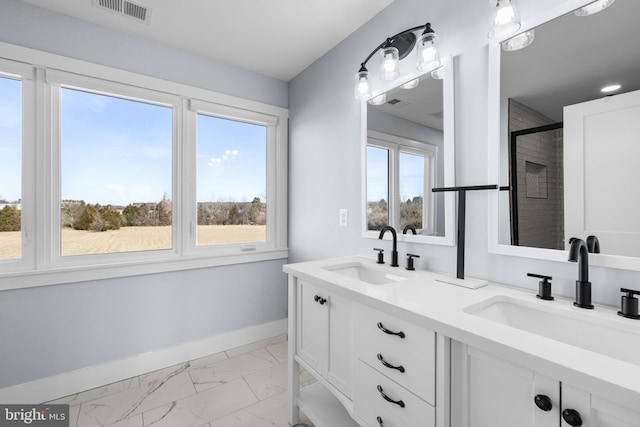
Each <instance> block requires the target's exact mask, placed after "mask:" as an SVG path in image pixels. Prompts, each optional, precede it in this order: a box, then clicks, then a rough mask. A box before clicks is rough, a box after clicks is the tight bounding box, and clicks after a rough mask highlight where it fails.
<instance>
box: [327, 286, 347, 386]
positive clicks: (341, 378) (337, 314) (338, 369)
mask: <svg viewBox="0 0 640 427" xmlns="http://www.w3.org/2000/svg"><path fill="white" fill-rule="evenodd" d="M325 305H327V310H328V312H329V322H328V327H329V330H328V341H329V349H328V355H327V365H326V375H327V380H329V382H330V383H331V384H333V385H334V386H335V387H336V388H337V389H338V390H340V391H341V392H342V393H344V394H345V395H347V396H348V397H351V388H352V377H353V349H352V342H353V340H352V334H351V332H352V331H351V330H352V324H353V321H352V310H351V301H350V300H349V299H347V298H344V297H342V296H340V295H336V294H328V296H327V304H325Z"/></svg>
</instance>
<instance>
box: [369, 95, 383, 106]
mask: <svg viewBox="0 0 640 427" xmlns="http://www.w3.org/2000/svg"><path fill="white" fill-rule="evenodd" d="M386 102H387V94H386V93H383V94H382V95H378V96H376V97H375V98H371V100H370V101H369V104H371V105H382V104H385V103H386Z"/></svg>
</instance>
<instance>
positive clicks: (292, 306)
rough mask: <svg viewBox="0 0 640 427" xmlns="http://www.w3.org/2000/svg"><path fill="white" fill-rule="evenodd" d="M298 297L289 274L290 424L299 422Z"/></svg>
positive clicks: (288, 400) (288, 409) (288, 367)
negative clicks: (296, 355) (296, 356)
mask: <svg viewBox="0 0 640 427" xmlns="http://www.w3.org/2000/svg"><path fill="white" fill-rule="evenodd" d="M297 298H298V294H297V286H296V278H295V277H293V276H291V275H289V297H288V300H289V314H288V316H289V319H288V333H287V339H288V360H289V364H288V366H287V418H288V420H289V424H290V425H292V426H293V425H296V424H298V422H300V410H299V409H298V391H299V390H300V365H299V364H298V362H296V360H295V354H296V338H297V336H298V334H297V329H296V324H297V318H296V300H297Z"/></svg>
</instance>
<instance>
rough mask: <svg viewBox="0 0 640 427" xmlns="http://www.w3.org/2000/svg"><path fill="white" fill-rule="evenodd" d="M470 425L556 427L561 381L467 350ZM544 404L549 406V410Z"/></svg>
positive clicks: (484, 426) (468, 419) (468, 417)
mask: <svg viewBox="0 0 640 427" xmlns="http://www.w3.org/2000/svg"><path fill="white" fill-rule="evenodd" d="M466 369H467V382H468V399H469V402H468V403H469V406H468V416H467V417H466V418H467V425H468V426H469V427H487V426H491V427H502V426H504V427H513V426H518V427H552V426H553V427H555V426H557V425H558V417H559V409H560V405H559V403H560V385H559V382H558V381H554V380H552V379H550V378H547V377H544V376H542V375H539V374H536V373H534V372H533V371H532V370H529V369H526V368H523V367H521V366H518V365H515V364H512V363H510V362H507V361H505V360H502V359H499V358H497V357H494V356H492V355H489V354H487V353H484V352H482V351H479V350H476V349H473V348H469V349H468V353H467V367H466ZM536 396H538V399H537V400H538V402H539V404H540V405H541V406H543V407H544V406H545V403H548V404H549V405H550V407H549V408H546V409H547V410H543V409H540V408H539V407H538V405H537V403H536Z"/></svg>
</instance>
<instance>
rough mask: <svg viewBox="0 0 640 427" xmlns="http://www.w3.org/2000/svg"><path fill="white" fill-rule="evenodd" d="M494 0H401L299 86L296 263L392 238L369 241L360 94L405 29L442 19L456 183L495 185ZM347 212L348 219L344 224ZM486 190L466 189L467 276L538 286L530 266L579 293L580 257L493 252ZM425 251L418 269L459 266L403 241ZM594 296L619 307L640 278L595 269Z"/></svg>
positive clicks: (539, 6) (293, 137)
mask: <svg viewBox="0 0 640 427" xmlns="http://www.w3.org/2000/svg"><path fill="white" fill-rule="evenodd" d="M556 3H557V2H556V1H555V0H522V1H520V2H519V4H520V5H521V16H522V19H523V20H526V19H527V18H530V17H532V16H535V15H537V14H539V13H541V12H542V11H544V10H546V9H548V8H551V7H553V6H554V5H556ZM489 9H490V8H489V4H488V2H487V1H486V0H448V1H441V0H395V1H394V2H393V3H392V4H391V5H390V6H388V7H387V8H386V9H385V10H384V11H383V12H382V13H380V14H378V15H377V16H376V17H374V18H373V19H372V20H371V21H369V22H368V23H367V24H365V25H364V26H363V27H361V28H360V29H359V30H358V31H356V32H355V33H353V34H352V35H351V36H350V37H349V38H347V39H346V40H345V41H344V42H342V43H341V44H340V45H339V46H337V47H336V48H335V49H333V50H332V51H331V52H329V53H328V54H327V55H325V56H324V57H323V58H321V59H320V60H319V61H317V62H316V63H315V64H314V65H313V66H311V67H309V68H308V69H307V70H305V71H304V72H303V73H301V74H300V75H298V76H297V77H296V78H294V79H293V80H292V81H291V82H290V86H289V108H290V155H289V161H290V184H289V185H290V193H289V205H290V206H289V239H290V261H292V262H294V261H305V260H311V259H319V258H327V257H335V256H347V255H353V254H364V255H367V256H374V252H373V248H374V247H378V246H379V245H383V247H386V248H390V243H389V242H385V243H381V242H379V241H377V240H370V239H364V238H363V237H362V235H361V226H362V224H361V214H360V200H361V198H360V168H361V163H360V145H359V144H360V141H359V138H360V133H359V132H360V131H359V123H360V110H359V105H358V103H357V102H356V101H355V100H354V98H353V82H354V75H355V73H356V72H357V71H358V68H359V65H360V62H362V60H363V59H364V58H365V57H366V56H367V54H368V53H369V52H370V51H371V49H373V48H374V47H375V46H376V45H377V44H379V43H380V42H381V41H383V40H384V39H385V38H386V37H389V36H390V35H393V34H395V33H397V32H399V31H401V30H403V29H405V28H409V27H412V26H416V25H422V24H424V23H425V21H427V20H428V21H429V22H431V23H432V24H433V27H434V29H435V30H436V31H437V32H438V33H439V34H440V37H441V48H442V51H443V54H445V55H454V56H456V59H455V65H456V78H455V93H456V95H455V101H456V117H455V120H456V121H455V123H456V134H455V135H456V184H457V185H477V184H486V183H487V167H488V163H487V150H488V149H487V146H488V141H487V119H488V116H487V85H486V82H487V69H488V54H487V52H488V50H487V45H488V39H487V36H486V34H487V31H488V22H489ZM340 208H348V210H349V225H348V227H347V228H342V227H339V226H338V210H339V209H340ZM487 209H488V206H487V195H486V193H483V192H477V193H470V194H468V195H467V229H466V231H467V247H466V272H467V275H469V276H473V277H480V278H486V279H491V280H493V281H496V282H501V283H509V284H513V285H516V286H520V287H526V288H529V289H536V288H537V280H535V279H531V278H528V277H527V275H526V274H527V273H528V272H533V273H540V274H546V275H550V276H553V278H554V280H553V287H554V292H556V293H558V294H561V295H566V296H572V295H573V292H574V287H575V281H576V279H577V275H578V272H577V265H576V264H573V263H569V262H566V263H563V262H550V261H540V260H533V259H527V258H519V257H510V256H500V255H493V254H489V253H488V250H487V247H488V242H487ZM399 252H400V253H401V259H403V262H404V255H403V254H406V253H407V252H410V253H415V254H419V255H421V258H420V259H418V260H416V262H417V263H418V264H417V266H418V267H419V268H430V269H433V270H436V271H444V272H448V273H453V272H455V248H453V247H441V246H428V245H416V244H400V245H399ZM590 279H591V282H592V283H593V298H594V301H596V302H597V303H607V304H611V305H617V304H619V301H620V297H619V295H620V293H619V288H620V287H621V286H622V285H629V286H633V285H636V286H637V284H638V283H640V274H638V273H635V272H630V271H624V270H614V269H605V268H596V267H592V268H591V274H590Z"/></svg>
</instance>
